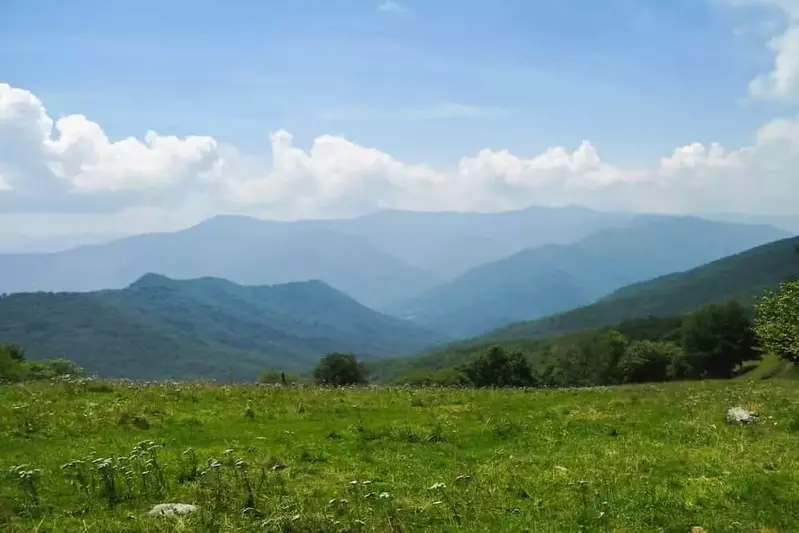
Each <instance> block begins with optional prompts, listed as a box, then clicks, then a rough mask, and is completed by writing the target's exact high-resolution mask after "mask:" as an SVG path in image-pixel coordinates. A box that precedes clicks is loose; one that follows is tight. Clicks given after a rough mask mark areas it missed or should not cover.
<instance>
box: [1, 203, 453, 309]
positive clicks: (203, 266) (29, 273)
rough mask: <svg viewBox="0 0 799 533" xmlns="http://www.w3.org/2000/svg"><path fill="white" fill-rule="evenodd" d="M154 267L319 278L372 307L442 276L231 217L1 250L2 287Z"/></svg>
mask: <svg viewBox="0 0 799 533" xmlns="http://www.w3.org/2000/svg"><path fill="white" fill-rule="evenodd" d="M148 272H156V273H158V274H163V275H165V276H169V277H171V278H176V279H194V278H200V277H205V276H210V277H218V278H224V279H229V280H231V281H234V282H236V283H242V284H245V285H267V284H276V283H287V282H291V281H307V280H311V279H319V280H322V281H324V282H325V283H327V284H329V285H331V286H333V287H335V288H336V289H338V290H341V291H343V292H346V293H347V294H349V295H351V296H352V297H353V298H355V299H357V300H358V301H360V302H362V303H364V304H366V305H370V306H378V305H381V304H382V303H384V302H387V301H393V300H396V299H397V298H400V297H404V296H406V295H407V294H414V293H417V292H419V291H422V290H424V289H427V288H430V287H432V286H434V285H435V284H436V283H438V281H439V280H438V278H437V277H436V276H435V275H433V274H431V273H430V272H427V271H424V270H422V269H420V268H417V267H412V266H409V265H407V264H405V263H403V262H402V261H400V260H399V259H397V258H395V257H393V256H391V255H389V254H387V253H385V252H383V251H382V250H379V249H377V248H376V247H374V246H373V245H372V244H370V243H369V242H367V241H366V240H364V239H362V238H359V237H356V236H353V235H349V234H346V233H342V232H338V231H335V230H332V229H328V228H325V227H321V226H317V225H307V224H301V223H281V222H268V221H263V220H257V219H252V218H247V217H233V216H224V217H216V218H212V219H209V220H207V221H205V222H203V223H201V224H199V225H197V226H194V227H191V228H188V229H186V230H183V231H178V232H174V233H158V234H148V235H140V236H136V237H129V238H125V239H121V240H117V241H114V242H111V243H107V244H100V245H92V246H83V247H80V248H76V249H73V250H68V251H64V252H57V253H47V254H6V255H0V293H2V292H5V293H12V292H30V291H93V290H101V289H118V288H123V287H126V286H127V285H128V284H130V283H132V282H133V281H134V280H136V279H138V278H139V277H141V276H143V275H144V274H146V273H148Z"/></svg>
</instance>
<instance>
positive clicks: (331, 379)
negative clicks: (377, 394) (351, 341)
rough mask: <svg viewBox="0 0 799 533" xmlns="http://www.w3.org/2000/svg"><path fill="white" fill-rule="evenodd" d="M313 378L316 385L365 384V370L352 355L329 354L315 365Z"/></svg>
mask: <svg viewBox="0 0 799 533" xmlns="http://www.w3.org/2000/svg"><path fill="white" fill-rule="evenodd" d="M313 377H314V381H316V383H317V385H329V386H333V387H341V386H344V385H360V384H363V383H366V369H365V368H364V366H363V364H362V363H361V362H360V361H358V359H357V358H356V357H355V356H354V355H352V354H344V353H330V354H327V355H326V356H324V357H323V358H322V359H321V360H320V361H319V364H317V365H316V368H314V371H313Z"/></svg>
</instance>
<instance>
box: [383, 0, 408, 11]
mask: <svg viewBox="0 0 799 533" xmlns="http://www.w3.org/2000/svg"><path fill="white" fill-rule="evenodd" d="M377 9H378V11H382V12H384V13H404V12H405V11H406V9H405V6H403V5H402V4H400V3H399V2H394V1H393V0H384V1H383V2H381V3H380V5H378V6H377Z"/></svg>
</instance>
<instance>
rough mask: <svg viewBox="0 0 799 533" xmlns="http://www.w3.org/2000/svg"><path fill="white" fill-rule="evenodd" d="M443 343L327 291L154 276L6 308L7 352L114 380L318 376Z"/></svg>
mask: <svg viewBox="0 0 799 533" xmlns="http://www.w3.org/2000/svg"><path fill="white" fill-rule="evenodd" d="M439 340H440V337H438V336H437V335H435V334H433V333H431V332H430V331H428V330H425V329H424V328H422V327H420V326H417V325H415V324H413V323H410V322H406V321H403V320H400V319H397V318H394V317H389V316H386V315H382V314H380V313H377V312H375V311H373V310H371V309H369V308H367V307H364V306H363V305H361V304H359V303H358V302H356V301H355V300H353V299H352V298H350V297H348V296H347V295H345V294H343V293H341V292H339V291H337V290H335V289H333V288H332V287H330V286H328V285H327V284H325V283H323V282H320V281H309V282H296V283H288V284H283V285H274V286H255V287H245V286H241V285H237V284H234V283H232V282H229V281H226V280H222V279H216V278H202V279H196V280H186V281H177V280H173V279H170V278H167V277H165V276H161V275H155V274H148V275H145V276H143V277H142V278H140V279H139V280H138V281H136V282H135V283H133V284H131V285H130V286H129V287H127V288H125V289H121V290H105V291H97V292H86V293H74V292H73V293H20V294H12V295H9V296H6V297H3V298H0V342H16V343H20V344H22V345H23V346H25V347H26V349H27V350H28V352H29V353H30V354H31V356H32V357H35V358H42V359H43V358H53V357H68V358H70V359H73V360H75V361H76V362H77V363H78V364H80V365H81V366H84V367H85V368H86V370H87V371H88V372H91V373H98V374H100V375H103V376H111V377H130V378H146V379H156V378H157V379H160V378H191V377H206V378H218V379H238V380H247V379H250V380H252V379H255V378H256V377H257V375H258V373H259V372H260V371H261V370H263V369H265V368H268V367H281V368H284V369H287V370H300V369H309V368H310V367H312V366H313V365H314V364H315V362H316V360H318V358H319V357H320V356H322V355H324V354H325V353H327V352H331V351H346V352H353V353H356V354H358V355H359V356H361V357H363V358H365V359H374V358H380V357H387V356H397V355H403V354H407V353H412V352H414V351H417V350H419V349H421V348H423V347H425V346H428V345H430V344H434V343H436V342H438V341H439Z"/></svg>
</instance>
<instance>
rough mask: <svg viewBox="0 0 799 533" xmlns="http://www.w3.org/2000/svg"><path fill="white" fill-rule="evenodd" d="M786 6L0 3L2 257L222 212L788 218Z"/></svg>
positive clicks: (445, 1) (692, 2) (410, 1)
mask: <svg viewBox="0 0 799 533" xmlns="http://www.w3.org/2000/svg"><path fill="white" fill-rule="evenodd" d="M798 106H799V0H603V1H602V2H597V1H595V0H560V1H557V2H554V1H552V0H540V1H539V0H492V1H487V0H485V1H484V0H436V1H431V0H425V1H422V0H292V1H290V2H286V1H263V2H256V1H242V0H238V1H236V0H232V1H228V2H224V3H222V2H212V1H210V0H192V1H188V0H172V1H169V2H164V1H162V0H159V1H155V0H138V1H137V2H98V1H96V0H72V1H70V2H63V1H61V0H0V243H2V242H3V239H14V238H17V239H19V238H20V237H21V236H40V237H41V236H52V235H62V234H71V235H83V234H97V233H103V234H125V233H137V232H144V231H159V230H171V229H177V228H180V227H185V226H187V225H190V224H193V223H196V222H198V221H200V220H202V219H204V218H207V217H209V216H212V215H214V214H219V213H239V214H247V215H253V216H260V217H264V218H274V219H298V218H323V217H343V216H356V215H359V214H363V213H367V212H370V211H373V210H376V209H386V208H397V209H416V210H459V211H501V210H508V209H517V208H522V207H525V206H528V205H566V204H580V205H585V206H588V207H592V208H595V209H601V210H624V211H636V212H667V213H710V212H713V213H716V212H736V213H751V214H767V213H779V214H793V215H799V202H798V201H796V200H797V198H799V174H798V173H797V172H796V169H799V118H798V117H797V113H799V107H798Z"/></svg>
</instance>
